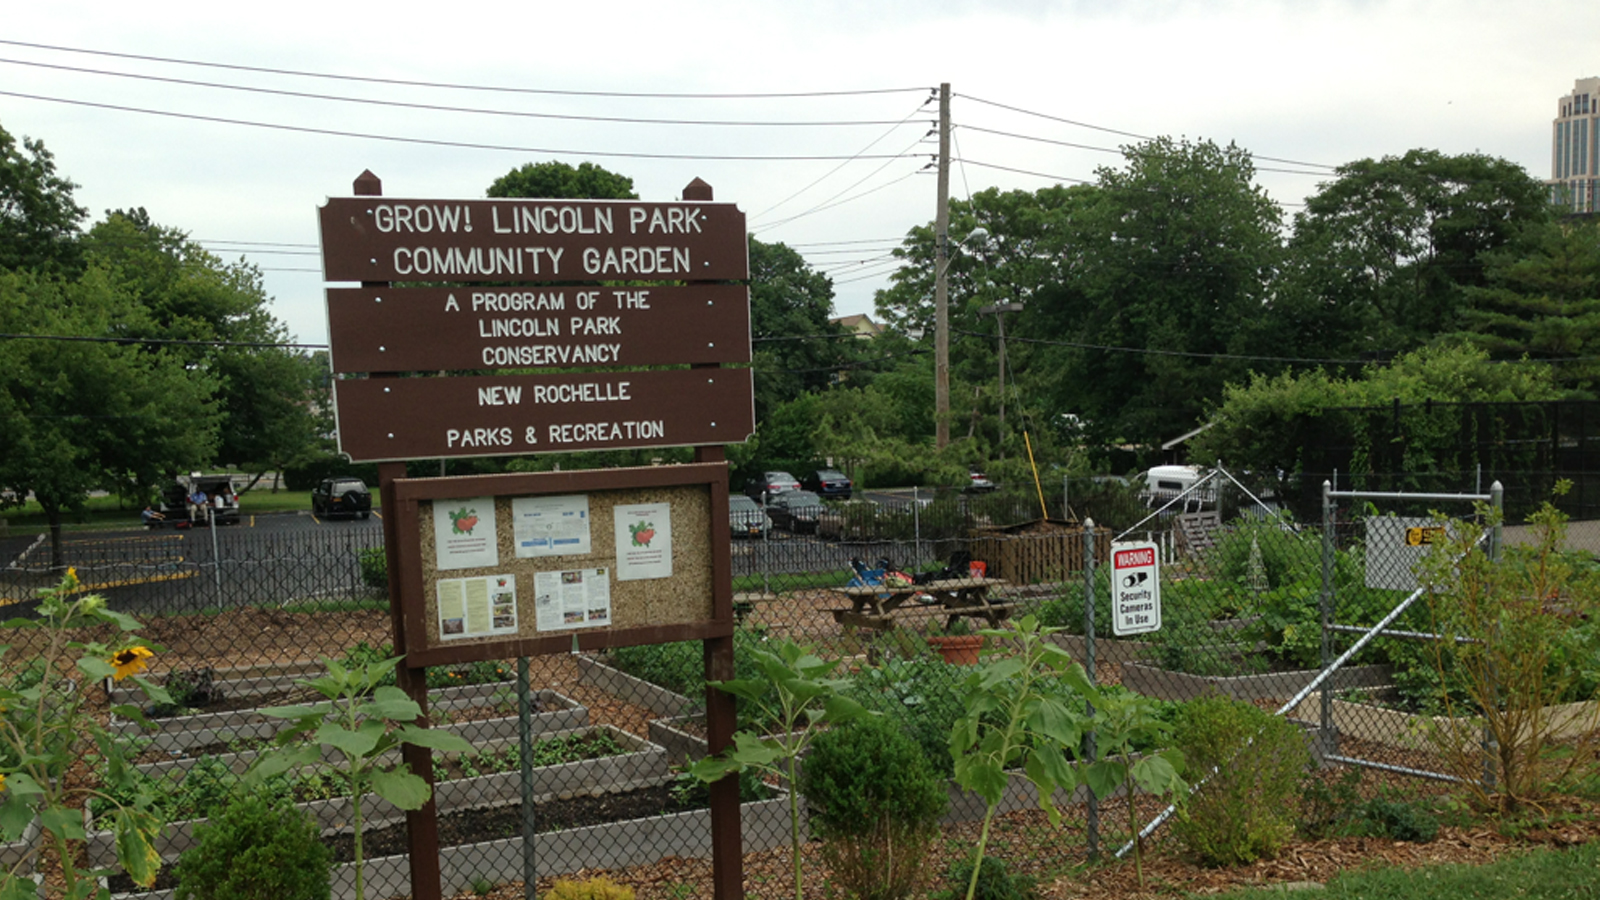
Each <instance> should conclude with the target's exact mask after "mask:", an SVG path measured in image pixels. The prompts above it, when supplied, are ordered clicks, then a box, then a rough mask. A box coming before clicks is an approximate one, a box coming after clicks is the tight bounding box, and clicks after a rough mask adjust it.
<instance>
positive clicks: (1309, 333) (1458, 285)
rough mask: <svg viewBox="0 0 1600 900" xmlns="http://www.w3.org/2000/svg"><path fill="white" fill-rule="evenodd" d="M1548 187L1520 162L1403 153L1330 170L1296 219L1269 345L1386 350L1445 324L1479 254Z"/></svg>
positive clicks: (1472, 279) (1521, 221)
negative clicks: (1281, 325)
mask: <svg viewBox="0 0 1600 900" xmlns="http://www.w3.org/2000/svg"><path fill="white" fill-rule="evenodd" d="M1549 215H1550V206H1549V195H1548V190H1547V189H1546V188H1545V187H1544V185H1542V184H1541V183H1540V182H1539V181H1537V180H1535V179H1534V178H1533V177H1531V176H1530V175H1529V174H1528V173H1527V172H1526V171H1524V170H1523V169H1522V167H1520V166H1518V165H1516V164H1514V163H1511V162H1507V161H1506V160H1503V159H1496V158H1494V157H1490V156H1485V155H1483V154H1477V153H1471V154H1463V155H1460V156H1449V155H1446V154H1443V153H1440V152H1438V151H1436V150H1412V151H1410V152H1408V153H1406V154H1405V155H1404V156H1400V157H1394V156H1386V157H1384V158H1383V159H1380V160H1371V159H1363V160H1358V161H1356V162H1353V163H1349V164H1348V165H1344V166H1340V167H1339V169H1338V177H1337V178H1336V179H1335V180H1334V181H1332V182H1329V183H1328V184H1325V185H1323V187H1322V189H1321V190H1320V191H1318V193H1317V194H1316V195H1315V196H1313V197H1312V198H1311V199H1309V200H1308V201H1307V202H1306V208H1305V210H1304V211H1302V212H1300V213H1298V214H1297V215H1296V216H1295V223H1294V236H1293V238H1292V240H1291V242H1290V253H1291V257H1292V258H1293V259H1294V260H1295V262H1296V266H1295V268H1294V270H1293V272H1292V273H1291V274H1292V277H1291V278H1290V279H1289V281H1288V284H1287V285H1286V286H1285V290H1284V292H1283V297H1282V299H1281V301H1280V305H1279V308H1278V309H1277V310H1276V312H1277V313H1278V314H1279V317H1280V318H1281V319H1284V320H1297V321H1298V325H1299V327H1298V328H1294V329H1292V331H1291V333H1289V334H1284V335H1280V336H1279V337H1278V339H1277V340H1278V342H1279V343H1280V344H1284V343H1287V344H1289V345H1291V346H1294V347H1320V348H1322V351H1323V352H1320V353H1317V354H1315V355H1317V356H1327V355H1329V353H1337V354H1339V355H1340V356H1349V355H1352V354H1358V355H1365V356H1372V357H1378V358H1382V357H1387V356H1390V355H1393V354H1394V353H1398V352H1401V351H1405V350H1409V349H1412V348H1414V347H1417V346H1419V345H1421V344H1424V343H1426V342H1428V341H1430V340H1432V339H1433V338H1434V337H1435V336H1436V335H1439V334H1443V333H1447V332H1450V331H1454V330H1455V329H1456V328H1457V327H1458V325H1459V324H1460V323H1459V320H1458V314H1459V312H1460V311H1461V309H1462V308H1463V306H1464V305H1465V300H1466V292H1465V289H1466V288H1468V287H1474V286H1477V287H1481V286H1483V285H1485V284H1486V277H1485V274H1484V266H1485V265H1486V260H1485V256H1484V254H1486V253H1488V252H1490V251H1494V250H1497V249H1499V248H1501V247H1504V246H1505V245H1506V244H1507V243H1508V242H1509V241H1510V240H1511V239H1512V238H1513V236H1514V235H1515V234H1516V233H1517V232H1518V231H1519V230H1520V229H1521V228H1523V227H1526V226H1528V225H1531V224H1536V223H1539V222H1543V221H1547V220H1548V217H1549Z"/></svg>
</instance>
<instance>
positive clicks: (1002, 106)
mask: <svg viewBox="0 0 1600 900" xmlns="http://www.w3.org/2000/svg"><path fill="white" fill-rule="evenodd" d="M956 96H958V97H963V98H965V99H967V100H971V101H972V102H974V103H982V104H985V105H988V106H995V107H999V108H1000V109H1005V110H1010V111H1011V112H1014V113H1021V114H1023V115H1026V116H1036V117H1038V118H1041V119H1048V120H1050V121H1052V122H1060V123H1061V124H1063V125H1073V126H1076V127H1078V128H1088V129H1090V130H1092V131H1103V132H1105V133H1107V134H1116V135H1121V136H1122V137H1131V138H1137V139H1139V140H1141V141H1149V140H1154V138H1153V137H1151V136H1150V135H1147V134H1137V133H1135V132H1132V131H1121V130H1119V129H1116V128H1107V127H1105V126H1103V125H1091V124H1090V123H1088V122H1079V121H1077V120H1075V119H1064V118H1062V117H1060V116H1052V115H1050V114H1049V113H1042V112H1035V111H1034V110H1031V109H1023V108H1022V107H1020V106H1011V105H1009V104H1006V103H997V102H995V101H993V100H985V99H983V98H982V97H974V96H972V95H971V94H957V95H956ZM1254 158H1255V159H1264V160H1266V161H1267V162H1277V163H1285V164H1287V165H1291V166H1311V167H1312V168H1315V169H1329V170H1332V169H1337V168H1338V166H1331V165H1328V164H1327V163H1316V162H1306V161H1305V160H1300V159H1283V158H1281V157H1276V156H1255V157H1254Z"/></svg>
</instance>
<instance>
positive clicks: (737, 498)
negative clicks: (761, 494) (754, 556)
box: [728, 494, 772, 537]
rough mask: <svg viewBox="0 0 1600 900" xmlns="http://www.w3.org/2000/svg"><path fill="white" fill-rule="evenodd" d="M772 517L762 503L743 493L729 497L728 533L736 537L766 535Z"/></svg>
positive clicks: (770, 525)
mask: <svg viewBox="0 0 1600 900" xmlns="http://www.w3.org/2000/svg"><path fill="white" fill-rule="evenodd" d="M771 527H772V519H771V518H770V517H769V516H768V515H767V511H766V510H765V509H762V508H761V504H759V503H757V502H755V501H754V500H751V499H750V498H749V497H746V496H745V495H743V494H732V495H730V496H729V497H728V533H729V534H731V535H733V536H734V537H765V536H766V534H767V530H768V529H770V528H771Z"/></svg>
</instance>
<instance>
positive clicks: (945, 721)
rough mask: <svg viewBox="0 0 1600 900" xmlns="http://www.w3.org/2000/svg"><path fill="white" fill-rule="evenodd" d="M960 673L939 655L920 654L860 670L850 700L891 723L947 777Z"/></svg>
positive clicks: (960, 711) (958, 705) (963, 709)
mask: <svg viewBox="0 0 1600 900" xmlns="http://www.w3.org/2000/svg"><path fill="white" fill-rule="evenodd" d="M964 674H965V673H964V672H961V671H958V667H956V666H953V665H951V664H950V663H947V662H945V661H944V660H942V659H940V658H939V657H938V656H936V655H934V654H932V653H928V652H923V653H921V654H919V655H916V656H913V657H910V658H909V659H890V660H886V661H885V662H884V663H883V665H881V666H878V667H876V668H870V669H864V670H862V671H861V672H859V673H858V674H857V675H856V678H855V681H854V683H853V684H852V685H851V686H850V696H851V698H853V699H854V700H855V701H856V702H857V703H860V704H861V705H862V706H865V707H866V708H867V709H870V710H872V711H873V712H876V713H880V714H882V715H883V716H884V717H885V718H887V719H888V720H889V721H891V722H893V723H894V725H895V727H896V728H897V729H899V730H900V732H901V733H902V734H904V735H906V736H907V737H909V738H910V739H911V740H912V741H913V742H914V743H915V744H916V745H917V748H918V749H919V750H920V751H921V753H922V757H923V758H924V759H925V760H927V761H928V763H929V765H931V766H932V767H933V769H934V771H935V772H937V773H938V774H939V775H940V776H942V777H946V778H948V777H949V776H950V775H951V774H953V773H954V771H955V760H954V759H953V758H952V757H951V756H950V728H951V727H952V726H953V725H955V723H956V720H957V719H959V718H961V716H962V715H963V714H964V713H965V712H966V706H965V705H964V704H963V703H962V702H961V692H960V689H959V685H960V681H961V679H962V677H964Z"/></svg>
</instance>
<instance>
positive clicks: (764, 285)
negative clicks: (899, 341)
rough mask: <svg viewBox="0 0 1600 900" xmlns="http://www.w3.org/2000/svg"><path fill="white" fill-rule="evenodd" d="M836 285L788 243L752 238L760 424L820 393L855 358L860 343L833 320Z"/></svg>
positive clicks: (753, 334) (753, 321)
mask: <svg viewBox="0 0 1600 900" xmlns="http://www.w3.org/2000/svg"><path fill="white" fill-rule="evenodd" d="M832 314H833V282H832V281H831V280H830V279H829V278H828V277H827V276H826V275H823V274H821V273H820V272H817V271H816V270H815V269H813V268H811V266H810V265H808V264H807V263H806V261H805V258H804V257H802V256H801V255H800V254H799V253H797V252H795V251H794V250H793V249H792V248H790V247H788V246H787V245H784V244H769V243H766V242H764V241H760V240H757V239H756V238H755V237H753V236H752V237H751V238H750V336H751V339H752V341H754V346H753V350H754V355H753V360H752V366H753V367H754V368H755V384H756V421H758V422H760V421H764V420H765V419H766V417H767V414H768V413H770V412H771V411H772V410H774V409H776V408H777V406H778V405H779V404H781V403H784V402H787V401H790V400H793V399H795V398H797V397H799V396H800V395H802V394H804V393H806V392H808V391H820V390H823V389H825V388H827V387H828V385H830V384H833V383H834V382H836V381H837V380H838V379H839V376H840V373H841V372H843V371H845V370H846V367H847V366H848V365H849V363H850V362H851V361H852V360H853V359H854V358H855V357H854V354H853V351H854V349H855V345H856V344H857V342H858V339H856V338H853V337H850V336H849V334H848V332H847V331H845V329H843V328H841V327H840V326H838V325H835V324H833V323H831V322H829V321H828V317H829V316H831V315H832Z"/></svg>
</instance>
